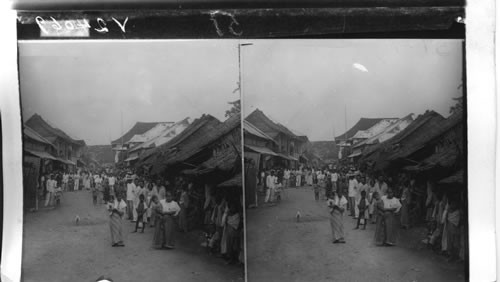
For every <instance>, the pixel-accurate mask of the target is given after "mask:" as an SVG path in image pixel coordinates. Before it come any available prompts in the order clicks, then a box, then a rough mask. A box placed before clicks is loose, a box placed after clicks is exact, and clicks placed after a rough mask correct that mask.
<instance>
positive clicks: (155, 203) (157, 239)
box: [151, 195, 165, 249]
mask: <svg viewBox="0 0 500 282" xmlns="http://www.w3.org/2000/svg"><path fill="white" fill-rule="evenodd" d="M151 201H152V203H151V210H152V213H151V219H152V222H153V225H154V228H155V230H154V236H153V248H155V249H161V248H162V247H163V238H164V235H165V233H164V231H163V229H164V226H163V215H162V213H163V209H162V205H161V204H160V200H159V199H158V196H156V195H154V196H153V197H152V198H151Z"/></svg>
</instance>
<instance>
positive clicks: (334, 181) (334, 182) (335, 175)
mask: <svg viewBox="0 0 500 282" xmlns="http://www.w3.org/2000/svg"><path fill="white" fill-rule="evenodd" d="M330 179H331V180H332V189H333V191H337V181H338V180H339V174H338V173H337V171H336V170H334V171H333V173H332V174H330Z"/></svg>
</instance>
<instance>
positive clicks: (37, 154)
mask: <svg viewBox="0 0 500 282" xmlns="http://www.w3.org/2000/svg"><path fill="white" fill-rule="evenodd" d="M24 151H25V152H26V153H28V154H30V155H33V156H35V157H39V158H40V159H45V160H57V158H56V157H54V156H52V155H51V154H49V153H47V152H39V151H32V150H28V149H24Z"/></svg>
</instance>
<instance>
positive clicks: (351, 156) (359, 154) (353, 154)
mask: <svg viewBox="0 0 500 282" xmlns="http://www.w3.org/2000/svg"><path fill="white" fill-rule="evenodd" d="M361 154H362V152H360V151H357V152H354V153H352V154H350V155H349V156H347V157H348V158H354V157H357V156H361Z"/></svg>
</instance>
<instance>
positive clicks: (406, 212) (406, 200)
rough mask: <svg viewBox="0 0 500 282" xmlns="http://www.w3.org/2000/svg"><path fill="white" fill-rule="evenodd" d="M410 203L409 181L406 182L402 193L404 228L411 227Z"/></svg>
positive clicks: (402, 225) (402, 222) (402, 221)
mask: <svg viewBox="0 0 500 282" xmlns="http://www.w3.org/2000/svg"><path fill="white" fill-rule="evenodd" d="M410 203H411V192H410V187H409V183H405V184H404V186H403V192H402V193H401V227H402V228H404V229H408V228H410Z"/></svg>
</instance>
